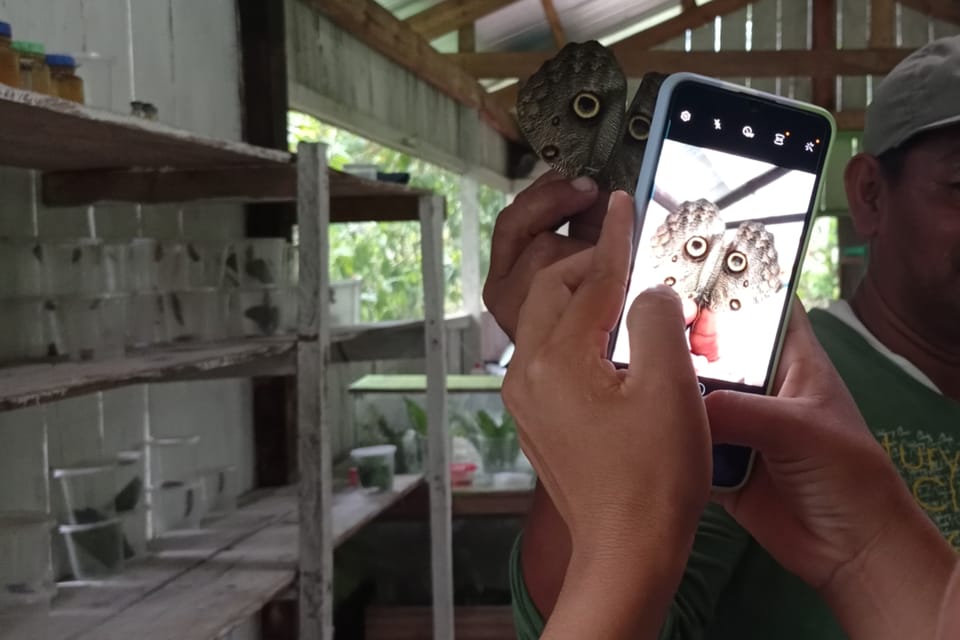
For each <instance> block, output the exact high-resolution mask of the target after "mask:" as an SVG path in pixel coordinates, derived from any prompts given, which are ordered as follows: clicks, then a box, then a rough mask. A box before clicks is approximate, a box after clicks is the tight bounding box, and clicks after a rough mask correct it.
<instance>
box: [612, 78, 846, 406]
mask: <svg viewBox="0 0 960 640" xmlns="http://www.w3.org/2000/svg"><path fill="white" fill-rule="evenodd" d="M684 86H685V85H681V86H680V87H678V89H677V91H676V93H675V94H674V99H673V100H672V101H671V111H670V116H669V119H670V122H669V125H668V133H667V136H666V139H665V140H664V142H663V146H662V148H661V151H660V157H659V159H658V162H657V166H656V173H655V180H654V188H653V191H652V193H650V194H649V203H648V205H647V209H646V214H645V217H644V219H643V226H642V229H641V234H640V240H639V245H638V247H637V252H636V259H635V265H634V270H633V273H632V276H631V283H630V291H629V293H628V298H627V300H628V302H629V301H632V300H633V298H634V297H635V296H636V295H638V294H639V293H640V292H641V291H643V290H644V289H646V288H648V287H651V286H654V285H656V284H666V285H668V286H670V287H672V288H673V289H674V290H675V291H676V292H677V293H678V294H679V295H680V297H681V299H682V300H683V304H684V317H685V321H686V325H687V342H688V345H689V348H690V357H691V358H692V360H693V364H694V367H695V369H696V372H697V374H698V376H699V377H700V379H701V381H704V382H706V381H708V380H709V381H714V382H719V383H721V384H719V385H713V386H723V387H726V388H747V389H753V388H757V389H761V390H762V389H763V388H764V387H765V385H766V382H767V379H768V376H769V375H770V369H771V365H772V360H773V354H774V351H775V347H776V344H777V340H778V337H779V331H780V324H781V318H782V317H783V315H784V313H785V311H786V303H787V292H788V291H789V290H790V289H791V285H792V280H793V279H794V278H795V277H797V275H798V274H797V271H798V264H799V262H800V258H801V252H802V251H803V249H804V246H803V245H804V238H805V235H806V230H807V226H808V225H809V224H810V223H811V218H812V215H811V214H812V209H813V206H814V199H815V195H816V190H817V183H818V178H817V174H818V171H819V170H820V168H821V163H822V161H823V156H824V155H825V154H824V153H823V151H824V150H825V149H826V147H827V140H826V139H825V137H826V136H828V135H829V129H827V125H826V123H825V122H824V121H822V119H821V118H818V117H816V116H814V115H812V114H808V113H807V112H803V111H799V110H795V109H787V108H784V107H782V106H777V105H772V104H771V103H768V102H764V101H759V100H756V101H755V103H753V104H754V106H753V109H752V110H751V109H749V108H747V107H746V105H745V104H744V102H745V101H746V100H748V98H746V97H744V96H737V95H735V94H729V93H726V92H722V93H721V92H717V93H718V95H715V96H704V95H702V92H704V91H708V92H709V91H715V92H716V91H717V90H715V89H712V88H705V87H702V85H697V91H699V92H701V95H694V92H693V91H692V90H688V91H687V92H686V93H685V92H684V91H683V88H684ZM754 100H755V99H754ZM778 125H779V126H778ZM637 197H638V198H639V197H641V195H640V194H639V193H638V194H637ZM629 357H630V356H629V338H628V333H627V327H626V314H624V317H623V319H622V320H621V325H620V327H619V330H618V333H617V341H616V344H615V347H614V353H613V356H612V359H613V361H614V362H629Z"/></svg>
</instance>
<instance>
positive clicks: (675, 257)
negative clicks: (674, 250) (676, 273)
mask: <svg viewBox="0 0 960 640" xmlns="http://www.w3.org/2000/svg"><path fill="white" fill-rule="evenodd" d="M678 259H679V258H678V257H677V256H673V257H672V258H670V262H676V261H677V260H678Z"/></svg>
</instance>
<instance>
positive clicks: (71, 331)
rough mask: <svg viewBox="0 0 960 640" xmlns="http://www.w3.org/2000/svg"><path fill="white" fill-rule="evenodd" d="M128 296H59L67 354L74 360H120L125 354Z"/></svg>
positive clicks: (113, 294) (60, 319) (114, 294)
mask: <svg viewBox="0 0 960 640" xmlns="http://www.w3.org/2000/svg"><path fill="white" fill-rule="evenodd" d="M129 297H130V296H129V295H128V294H125V293H102V294H99V295H80V296H60V297H59V298H57V299H56V305H57V309H58V311H59V323H60V326H62V327H63V328H64V336H63V337H64V341H65V347H66V351H67V353H68V354H69V356H70V358H71V359H73V360H102V359H106V358H120V357H123V356H124V354H125V353H126V345H127V306H128V303H129Z"/></svg>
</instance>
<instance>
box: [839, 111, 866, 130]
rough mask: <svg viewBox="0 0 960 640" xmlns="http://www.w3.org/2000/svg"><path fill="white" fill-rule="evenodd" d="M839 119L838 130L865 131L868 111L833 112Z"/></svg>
mask: <svg viewBox="0 0 960 640" xmlns="http://www.w3.org/2000/svg"><path fill="white" fill-rule="evenodd" d="M833 117H834V119H835V120H836V121H837V131H863V128H864V126H865V124H866V120H867V113H866V111H840V112H838V113H835V114H833Z"/></svg>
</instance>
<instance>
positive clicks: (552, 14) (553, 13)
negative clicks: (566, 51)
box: [540, 0, 567, 48]
mask: <svg viewBox="0 0 960 640" xmlns="http://www.w3.org/2000/svg"><path fill="white" fill-rule="evenodd" d="M540 4H542V5H543V15H544V16H545V17H546V18H547V22H548V23H549V24H550V31H552V32H553V42H554V44H556V45H557V47H558V48H559V47H562V46H563V45H565V44H567V34H565V33H564V32H563V23H561V22H560V16H559V14H557V8H556V7H555V6H553V0H540Z"/></svg>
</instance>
